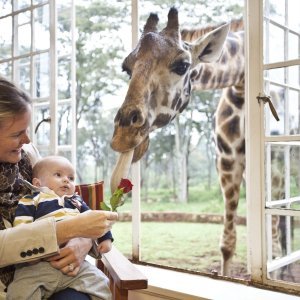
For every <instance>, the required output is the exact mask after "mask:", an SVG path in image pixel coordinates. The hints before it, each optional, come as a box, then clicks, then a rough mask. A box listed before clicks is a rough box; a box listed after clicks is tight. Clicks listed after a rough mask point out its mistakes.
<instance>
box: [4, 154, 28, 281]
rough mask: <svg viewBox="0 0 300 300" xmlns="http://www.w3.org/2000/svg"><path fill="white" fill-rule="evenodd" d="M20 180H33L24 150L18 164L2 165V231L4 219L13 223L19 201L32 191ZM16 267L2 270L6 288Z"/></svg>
mask: <svg viewBox="0 0 300 300" xmlns="http://www.w3.org/2000/svg"><path fill="white" fill-rule="evenodd" d="M20 179H25V180H27V181H31V180H32V167H31V163H30V160H29V157H28V155H27V154H26V153H25V152H24V151H23V150H22V158H21V160H20V161H19V162H18V163H17V164H12V163H0V230H4V229H5V225H4V221H3V218H5V219H6V220H7V221H9V222H10V223H11V224H12V223H13V220H14V217H15V210H16V207H17V204H18V201H19V199H20V198H21V197H22V196H24V195H25V194H27V193H29V192H30V190H29V189H28V188H27V187H25V186H24V185H22V183H21V180H20ZM13 275H14V266H7V267H4V268H0V280H1V281H2V282H3V284H4V285H5V286H8V284H9V283H10V282H11V281H12V279H13Z"/></svg>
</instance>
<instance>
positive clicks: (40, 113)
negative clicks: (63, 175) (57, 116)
mask: <svg viewBox="0 0 300 300" xmlns="http://www.w3.org/2000/svg"><path fill="white" fill-rule="evenodd" d="M49 116H50V111H49V105H48V104H45V105H43V106H35V109H34V114H33V117H34V124H37V125H38V124H40V125H39V126H38V130H37V132H36V143H37V145H36V146H37V147H41V146H49V145H50V123H49V122H42V123H40V122H41V121H42V120H44V119H46V118H48V117H49ZM36 129H37V128H34V130H36ZM42 148H43V149H45V147H42ZM49 150H50V149H48V151H49ZM47 154H48V155H49V153H47Z"/></svg>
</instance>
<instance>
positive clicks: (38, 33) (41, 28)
mask: <svg viewBox="0 0 300 300" xmlns="http://www.w3.org/2000/svg"><path fill="white" fill-rule="evenodd" d="M34 34H35V39H34V44H35V49H36V50H44V49H48V48H49V47H50V31H49V5H44V6H41V7H39V8H37V9H35V10H34Z"/></svg>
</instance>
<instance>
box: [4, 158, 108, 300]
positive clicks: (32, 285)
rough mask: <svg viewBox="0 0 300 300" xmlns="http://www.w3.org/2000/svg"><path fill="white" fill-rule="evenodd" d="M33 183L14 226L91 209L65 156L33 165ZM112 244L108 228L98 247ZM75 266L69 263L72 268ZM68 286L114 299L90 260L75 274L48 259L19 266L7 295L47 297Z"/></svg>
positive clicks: (58, 217) (21, 201)
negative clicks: (79, 192) (76, 188)
mask: <svg viewBox="0 0 300 300" xmlns="http://www.w3.org/2000/svg"><path fill="white" fill-rule="evenodd" d="M27 184H29V183H27ZM32 184H33V185H31V184H29V185H30V186H31V189H32V190H33V193H32V194H31V195H27V196H25V197H24V198H22V199H21V200H20V201H19V204H18V207H17V210H16V217H15V221H14V226H18V225H19V224H24V223H29V222H34V221H36V220H39V219H42V218H48V217H55V218H56V220H57V221H60V220H62V219H64V218H70V217H72V216H75V215H77V214H79V213H82V212H85V211H87V210H89V207H88V206H87V205H86V204H85V203H84V201H83V200H82V199H81V197H80V196H79V195H77V194H76V193H75V170H74V168H73V166H72V164H71V163H70V162H69V160H67V159H66V158H64V157H61V156H48V157H45V158H43V159H41V160H39V161H38V162H37V163H36V164H35V166H34V168H33V179H32ZM111 244H112V235H111V232H107V233H106V234H105V235H104V236H103V237H101V238H100V239H98V246H97V248H98V251H99V252H100V253H106V252H108V251H110V249H111ZM33 251H34V249H33ZM73 270H74V267H73V265H72V264H70V265H69V271H70V272H72V271H73ZM36 274H38V276H36ZM65 288H73V289H75V290H78V291H81V292H83V293H86V294H88V295H89V296H90V297H91V299H111V294H110V290H109V282H108V279H107V278H106V276H105V275H104V274H103V273H102V272H101V271H100V270H99V269H97V268H96V267H95V266H93V265H91V264H90V263H88V262H87V261H84V262H83V264H82V265H81V268H80V270H79V272H78V274H77V275H76V277H74V276H72V275H68V274H67V275H64V274H62V273H61V271H59V270H56V269H55V268H53V267H52V266H51V265H50V263H48V262H45V261H41V262H39V263H37V264H33V265H29V264H26V265H21V266H17V270H16V272H15V276H14V281H13V282H12V283H11V284H10V285H9V287H8V294H7V299H8V300H9V299H20V298H19V297H20V296H21V298H22V299H41V298H44V297H45V298H48V297H50V296H51V295H52V294H53V293H55V292H58V291H59V290H63V289H65Z"/></svg>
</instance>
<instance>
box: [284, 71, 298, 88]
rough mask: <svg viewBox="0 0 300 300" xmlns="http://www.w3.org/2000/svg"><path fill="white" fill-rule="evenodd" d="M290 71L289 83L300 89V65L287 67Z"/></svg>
mask: <svg viewBox="0 0 300 300" xmlns="http://www.w3.org/2000/svg"><path fill="white" fill-rule="evenodd" d="M287 71H288V78H289V80H288V82H287V83H288V84H290V85H291V86H293V87H295V88H298V89H300V79H299V77H300V66H292V67H289V68H287Z"/></svg>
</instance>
